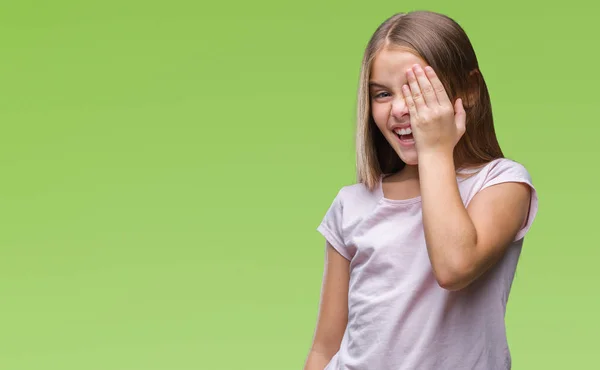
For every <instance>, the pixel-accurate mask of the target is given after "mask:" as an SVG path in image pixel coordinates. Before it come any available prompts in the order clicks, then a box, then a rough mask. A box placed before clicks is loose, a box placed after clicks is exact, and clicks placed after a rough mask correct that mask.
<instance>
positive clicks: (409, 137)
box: [394, 127, 414, 142]
mask: <svg viewBox="0 0 600 370" xmlns="http://www.w3.org/2000/svg"><path fill="white" fill-rule="evenodd" d="M394 133H395V134H396V136H398V138H399V139H400V141H403V142H413V141H414V138H413V134H412V130H411V129H410V127H408V128H398V129H395V130H394Z"/></svg>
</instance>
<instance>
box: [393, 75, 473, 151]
mask: <svg viewBox="0 0 600 370" xmlns="http://www.w3.org/2000/svg"><path fill="white" fill-rule="evenodd" d="M406 75H407V79H408V85H404V86H402V92H403V94H404V99H405V100H406V104H407V105H408V109H409V111H410V123H411V129H412V132H413V137H414V140H415V146H416V148H417V153H429V152H436V153H438V152H442V153H445V154H448V155H452V153H453V151H454V147H455V146H456V143H458V141H459V140H460V138H461V137H462V135H463V134H464V133H465V123H466V113H465V110H464V107H463V104H462V100H461V99H457V100H456V102H455V103H454V104H452V102H451V101H450V99H449V98H448V94H447V93H446V90H445V89H444V85H442V82H441V81H440V80H439V78H438V77H437V75H436V74H435V72H434V71H433V68H431V67H429V66H427V67H425V68H424V69H423V68H422V67H421V66H419V65H418V64H415V65H414V66H413V68H412V69H409V70H408V71H407V72H406Z"/></svg>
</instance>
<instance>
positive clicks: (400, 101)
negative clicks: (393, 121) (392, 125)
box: [390, 97, 408, 118]
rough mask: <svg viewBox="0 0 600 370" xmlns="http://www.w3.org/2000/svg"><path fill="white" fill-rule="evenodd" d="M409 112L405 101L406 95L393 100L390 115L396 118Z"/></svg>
mask: <svg viewBox="0 0 600 370" xmlns="http://www.w3.org/2000/svg"><path fill="white" fill-rule="evenodd" d="M407 114H408V106H407V105H406V102H405V101H404V97H398V98H396V99H394V101H393V102H392V109H391V112H390V115H391V116H392V117H394V118H400V117H402V116H404V115H407Z"/></svg>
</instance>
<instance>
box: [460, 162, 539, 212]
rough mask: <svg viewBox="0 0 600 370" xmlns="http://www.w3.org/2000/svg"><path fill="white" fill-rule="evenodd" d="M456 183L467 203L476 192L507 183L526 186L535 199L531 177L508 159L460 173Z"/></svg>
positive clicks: (525, 170) (517, 163)
mask: <svg viewBox="0 0 600 370" xmlns="http://www.w3.org/2000/svg"><path fill="white" fill-rule="evenodd" d="M458 182H459V188H460V192H461V195H462V197H463V199H464V200H465V201H466V202H467V203H469V202H470V200H471V199H472V198H473V197H474V196H475V195H476V194H477V193H478V192H480V191H482V190H484V189H486V188H488V187H490V186H492V185H497V184H501V183H507V182H518V183H523V184H526V185H528V186H529V187H530V188H531V189H532V195H533V197H534V198H536V199H537V193H536V189H535V187H534V185H533V180H532V177H531V175H530V173H529V171H528V170H527V168H526V167H525V165H523V164H522V163H520V162H517V161H515V160H512V159H509V158H498V159H494V160H492V161H490V162H488V163H485V164H483V165H481V166H479V167H477V168H471V169H467V170H464V171H461V172H460V175H459V176H458Z"/></svg>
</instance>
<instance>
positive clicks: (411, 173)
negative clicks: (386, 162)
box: [388, 165, 419, 181]
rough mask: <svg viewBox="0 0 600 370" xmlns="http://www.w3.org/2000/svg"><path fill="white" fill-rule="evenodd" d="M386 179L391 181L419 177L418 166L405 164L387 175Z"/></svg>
mask: <svg viewBox="0 0 600 370" xmlns="http://www.w3.org/2000/svg"><path fill="white" fill-rule="evenodd" d="M388 179H389V180H391V181H402V180H415V179H419V167H418V166H417V165H405V166H404V168H402V169H401V170H400V171H398V172H396V173H394V174H392V175H389V176H388Z"/></svg>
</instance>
